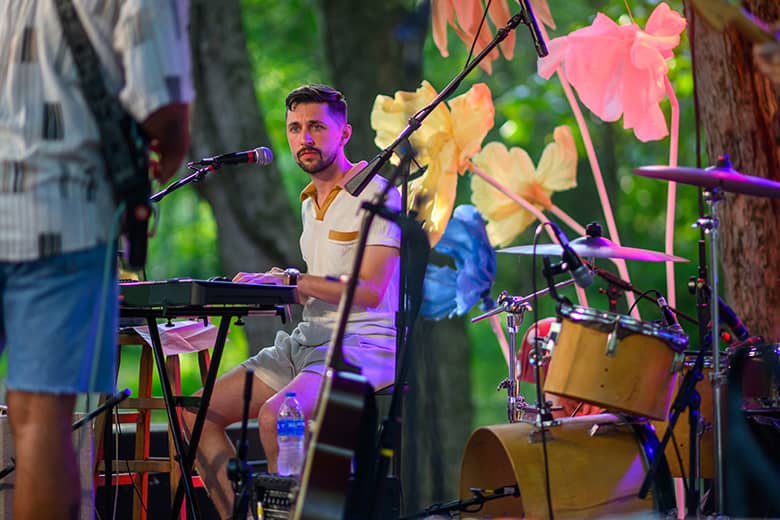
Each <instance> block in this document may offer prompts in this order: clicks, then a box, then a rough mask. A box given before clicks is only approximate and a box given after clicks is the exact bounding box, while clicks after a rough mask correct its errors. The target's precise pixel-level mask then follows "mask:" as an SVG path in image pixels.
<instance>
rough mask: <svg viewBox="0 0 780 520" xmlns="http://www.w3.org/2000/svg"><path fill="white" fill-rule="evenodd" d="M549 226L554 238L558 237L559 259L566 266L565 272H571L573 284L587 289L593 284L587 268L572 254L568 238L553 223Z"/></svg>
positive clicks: (572, 250) (577, 256) (576, 255)
mask: <svg viewBox="0 0 780 520" xmlns="http://www.w3.org/2000/svg"><path fill="white" fill-rule="evenodd" d="M550 225H551V227H552V228H553V231H554V232H555V236H556V237H558V243H560V244H561V248H562V249H563V254H562V255H561V259H562V260H563V261H564V263H565V264H566V270H567V271H571V277H572V278H573V279H574V283H576V284H577V285H578V286H580V287H582V288H583V289H585V288H586V287H589V286H590V284H592V283H593V275H591V274H590V271H588V268H587V267H585V264H584V263H583V261H582V258H580V257H579V255H578V254H577V253H575V252H574V249H572V248H571V245H570V244H569V237H567V236H566V233H564V232H563V231H562V230H561V228H559V227H558V226H557V225H556V224H555V223H553V222H550Z"/></svg>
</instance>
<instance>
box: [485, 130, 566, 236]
mask: <svg viewBox="0 0 780 520" xmlns="http://www.w3.org/2000/svg"><path fill="white" fill-rule="evenodd" d="M553 138H554V140H555V141H554V142H553V143H550V144H548V145H547V146H546V147H545V149H544V152H542V158H541V159H540V160H539V165H538V167H534V164H533V161H532V160H531V157H530V156H529V155H528V152H526V151H525V150H523V149H522V148H512V149H510V150H507V148H506V146H504V145H503V144H502V143H497V142H492V143H488V144H487V145H486V146H485V147H484V148H483V149H482V151H481V152H480V153H478V154H477V155H475V156H474V159H472V161H473V163H474V166H476V167H477V168H479V169H481V170H482V171H484V172H485V173H487V174H488V175H490V176H491V177H493V178H494V179H496V180H497V181H498V182H499V183H501V184H502V185H504V186H506V187H507V188H508V189H510V190H511V191H512V192H513V193H515V194H517V195H519V196H520V197H522V198H524V199H525V200H527V201H528V202H530V203H531V204H533V205H534V206H536V207H538V208H539V209H542V210H545V209H546V210H549V209H551V208H552V200H551V199H550V196H551V195H552V194H553V192H556V191H563V190H568V189H570V188H573V187H575V186H576V185H577V147H576V146H575V144H574V137H573V136H572V133H571V129H569V127H568V126H559V127H557V128H556V129H555V132H554V133H553ZM471 201H472V202H473V203H474V205H475V206H476V207H477V209H478V210H479V212H480V213H481V214H482V215H483V216H484V217H485V218H486V219H487V220H488V225H487V232H488V237H489V238H490V243H491V244H493V246H499V245H506V244H509V243H510V242H512V241H513V240H514V239H515V238H516V237H517V236H518V235H519V234H520V233H522V232H523V230H525V228H526V227H528V225H529V224H531V223H532V222H533V221H534V220H535V217H534V216H533V215H532V214H531V213H529V212H528V211H527V210H525V209H523V208H522V207H521V206H520V205H519V204H517V203H516V202H514V201H513V200H511V199H510V198H509V197H507V196H506V195H504V194H502V193H501V192H500V191H499V190H497V189H496V188H494V187H492V186H490V185H489V184H488V183H487V182H485V181H484V180H482V179H480V178H479V177H477V176H473V177H472V178H471Z"/></svg>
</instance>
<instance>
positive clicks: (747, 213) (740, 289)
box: [687, 0, 780, 341]
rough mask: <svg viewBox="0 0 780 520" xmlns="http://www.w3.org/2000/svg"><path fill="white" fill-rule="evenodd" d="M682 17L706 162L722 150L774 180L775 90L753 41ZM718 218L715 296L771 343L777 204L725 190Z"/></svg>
mask: <svg viewBox="0 0 780 520" xmlns="http://www.w3.org/2000/svg"><path fill="white" fill-rule="evenodd" d="M746 4H747V8H748V10H750V11H751V12H753V13H754V14H756V15H757V16H758V17H760V18H762V19H764V20H767V21H773V20H776V19H777V18H778V14H779V13H778V6H777V3H776V2H771V1H766V0H752V1H748V2H746ZM687 13H688V18H689V20H690V24H691V26H693V28H694V40H695V41H694V45H695V47H694V50H695V53H696V54H695V58H696V65H695V67H696V68H695V70H694V74H695V75H696V82H697V83H696V84H697V92H698V95H699V105H700V107H701V119H702V122H703V125H704V129H705V131H706V136H707V153H708V156H709V164H710V165H712V164H714V163H715V161H716V159H717V157H718V156H719V155H721V154H724V153H728V154H729V156H730V157H731V162H732V164H733V167H734V168H735V169H737V170H739V171H740V172H742V173H744V174H747V175H752V176H756V177H765V178H769V179H773V180H780V169H779V168H778V144H780V124H779V123H780V119H778V118H779V117H780V113H779V112H778V92H780V90H778V87H776V86H772V85H771V84H770V83H769V81H768V80H767V79H766V78H765V77H764V76H763V75H762V74H761V73H760V72H759V71H758V69H757V68H756V67H755V66H754V63H753V57H752V47H753V44H752V43H750V42H748V41H747V40H745V39H744V38H743V37H742V36H741V35H739V34H738V33H736V32H735V31H734V30H731V29H729V30H726V31H725V32H723V33H721V32H717V31H715V30H713V29H712V28H711V27H709V26H708V25H706V23H705V22H704V21H703V20H702V19H701V18H700V17H698V16H697V17H696V18H695V19H693V18H691V15H692V13H691V9H690V8H688V9H687ZM694 24H695V25H694ZM705 166H706V165H705ZM718 217H719V219H720V255H721V261H722V267H723V278H722V280H723V283H722V286H723V289H724V291H722V293H723V295H724V297H725V298H726V299H727V300H728V301H729V302H730V303H731V304H732V306H733V307H734V309H735V310H736V312H737V313H738V314H739V315H740V316H741V318H742V321H743V322H744V323H745V325H746V326H747V327H748V329H749V330H750V332H751V333H752V334H754V335H762V336H764V337H765V338H766V339H767V340H769V341H777V340H778V339H780V312H778V309H779V308H780V291H778V290H777V289H778V288H780V283H778V282H779V280H780V279H779V277H778V276H779V275H778V272H780V271H779V270H780V248H778V238H780V236H779V235H780V233H779V232H778V230H779V229H780V199H770V198H763V197H756V196H749V195H740V194H734V193H727V194H726V196H725V197H724V200H723V202H721V203H720V207H719V212H718Z"/></svg>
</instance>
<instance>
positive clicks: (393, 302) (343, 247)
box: [300, 162, 401, 342]
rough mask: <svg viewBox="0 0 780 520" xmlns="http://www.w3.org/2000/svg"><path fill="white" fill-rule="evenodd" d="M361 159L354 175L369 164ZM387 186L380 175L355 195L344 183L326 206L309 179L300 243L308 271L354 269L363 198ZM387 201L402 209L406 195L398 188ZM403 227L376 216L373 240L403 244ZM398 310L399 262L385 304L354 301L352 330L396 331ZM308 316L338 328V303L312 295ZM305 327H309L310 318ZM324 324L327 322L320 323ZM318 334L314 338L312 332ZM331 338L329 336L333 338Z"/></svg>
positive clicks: (324, 272) (368, 334)
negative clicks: (320, 202) (360, 304)
mask: <svg viewBox="0 0 780 520" xmlns="http://www.w3.org/2000/svg"><path fill="white" fill-rule="evenodd" d="M365 165H366V163H365V162H361V163H358V164H356V165H355V166H354V167H353V168H352V169H351V170H350V171H349V172H348V173H347V174H346V176H345V178H347V179H349V178H350V177H351V176H352V175H353V174H354V173H356V172H357V171H359V170H361V169H362V168H364V167H365ZM386 186H387V180H386V179H384V178H382V177H380V176H378V175H377V176H375V177H374V178H373V179H372V180H371V182H370V183H369V184H368V186H367V187H366V188H365V189H364V190H363V192H362V193H361V194H360V195H359V196H358V197H354V196H352V195H351V194H350V193H349V192H347V191H346V190H344V189H343V188H342V187H340V186H336V187H334V188H333V190H332V191H331V192H330V193H329V194H328V196H327V198H326V200H325V202H324V203H323V205H322V207H318V205H317V202H316V200H317V197H316V191H315V190H314V187H313V185H309V186H308V187H307V188H306V189H305V190H304V191H303V193H302V194H301V198H302V204H301V216H302V220H303V233H302V234H301V238H300V247H301V252H302V254H303V259H304V261H305V262H306V267H307V269H306V272H307V273H309V274H313V275H317V276H339V275H342V274H349V273H350V271H351V269H352V263H353V261H354V258H355V253H356V246H357V244H358V238H359V234H360V229H361V223H362V221H363V216H364V215H365V210H363V209H362V208H361V204H362V203H363V201H375V199H376V196H377V194H378V193H381V192H382V191H383V190H384V189H385V187H386ZM386 205H387V206H388V207H390V208H391V209H394V210H398V209H400V207H401V195H400V193H399V191H398V189H397V188H395V187H391V188H390V190H389V191H388V195H387V200H386ZM400 239H401V231H400V228H399V227H398V225H397V224H395V223H391V222H389V221H387V220H385V219H383V218H381V217H375V218H374V220H373V223H372V225H371V228H370V230H369V233H368V241H367V245H368V246H388V247H394V248H399V247H400ZM397 310H398V265H397V263H396V266H395V270H394V273H393V276H392V278H391V280H390V283H389V284H388V286H387V290H386V291H385V294H384V295H383V297H382V299H381V301H380V302H379V305H377V306H376V307H373V308H367V307H353V308H352V310H351V312H350V317H349V325H348V328H347V333H349V334H357V335H360V336H362V337H364V338H365V339H366V340H367V341H369V342H370V341H371V338H372V337H377V339H379V337H382V336H384V337H389V336H392V337H394V336H395V312H396V311H397ZM303 321H304V322H311V323H312V324H316V325H319V326H324V327H325V328H328V329H332V328H333V327H335V325H336V324H337V322H338V305H336V304H333V303H328V302H325V301H322V300H319V299H317V298H310V299H309V301H308V302H306V304H305V305H304V309H303ZM302 325H303V330H304V331H305V330H306V326H305V323H304V324H302ZM317 328H318V329H320V328H321V327H317ZM310 339H312V340H313V339H314V338H310ZM327 339H329V338H327Z"/></svg>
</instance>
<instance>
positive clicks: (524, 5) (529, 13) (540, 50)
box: [517, 0, 549, 58]
mask: <svg viewBox="0 0 780 520" xmlns="http://www.w3.org/2000/svg"><path fill="white" fill-rule="evenodd" d="M517 3H518V4H520V9H522V10H523V12H522V15H523V23H524V24H526V25H527V26H528V28H529V29H530V30H531V38H533V40H534V47H536V54H537V55H538V56H539V57H540V58H544V57H545V56H547V55H548V54H549V52H547V45H546V44H545V43H544V38H542V32H541V31H540V30H539V24H537V23H536V16H534V11H533V9H531V3H530V2H529V1H528V0H517Z"/></svg>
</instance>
